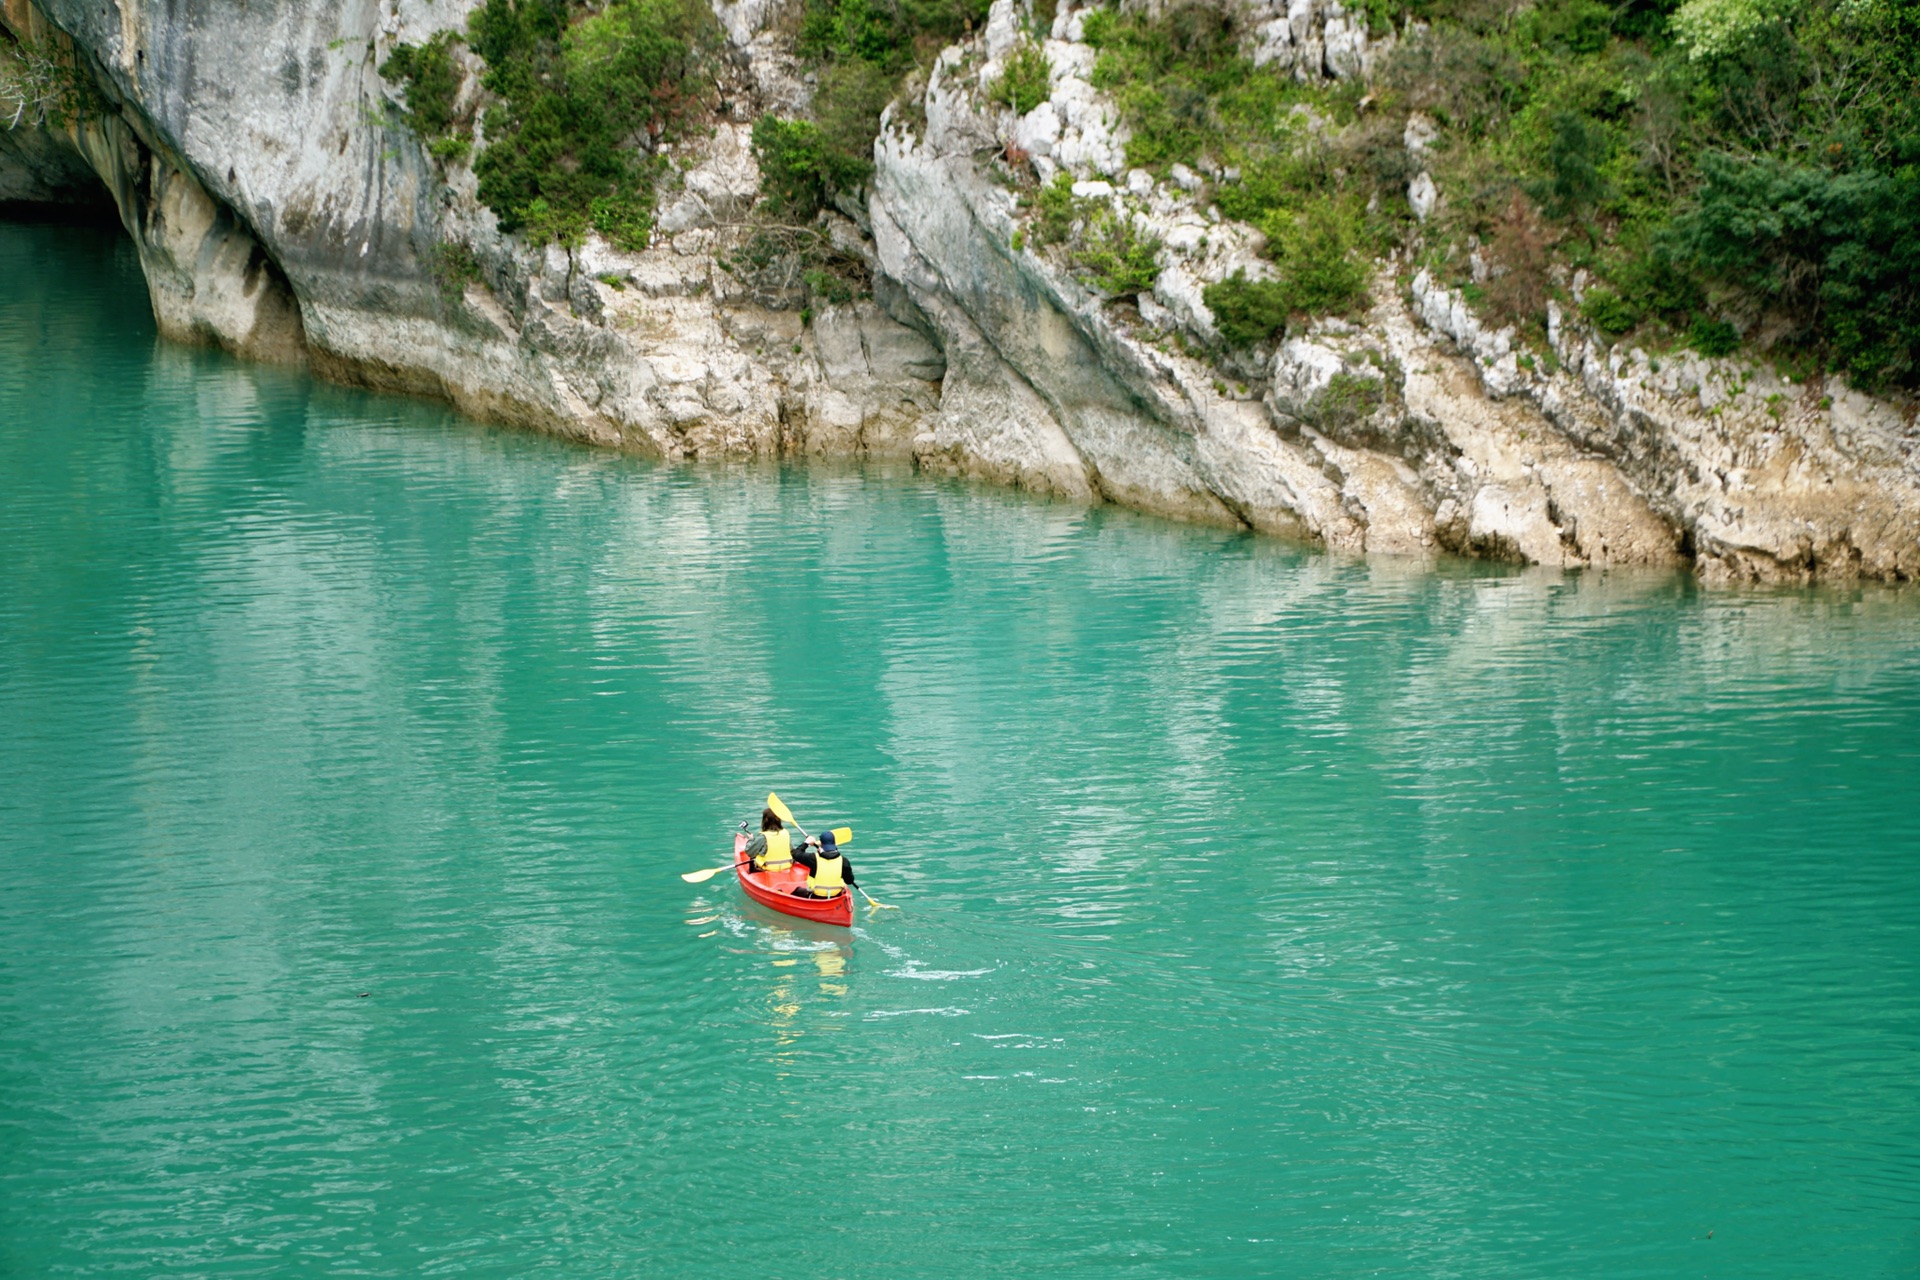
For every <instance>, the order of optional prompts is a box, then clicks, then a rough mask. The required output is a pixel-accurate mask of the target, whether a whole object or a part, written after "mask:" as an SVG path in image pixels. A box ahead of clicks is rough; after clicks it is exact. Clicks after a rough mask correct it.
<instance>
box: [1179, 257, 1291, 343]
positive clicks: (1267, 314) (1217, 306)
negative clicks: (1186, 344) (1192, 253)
mask: <svg viewBox="0 0 1920 1280" xmlns="http://www.w3.org/2000/svg"><path fill="white" fill-rule="evenodd" d="M1200 296H1201V299H1202V300H1203V301H1204V302H1205V303H1206V304H1207V310H1209V311H1211V312H1213V319H1214V324H1215V325H1216V327H1218V329H1219V330H1220V336H1221V338H1222V339H1224V340H1225V341H1226V343H1227V345H1228V346H1230V347H1250V346H1253V345H1255V344H1257V343H1261V342H1267V341H1270V340H1271V339H1273V338H1275V337H1278V336H1279V334H1280V333H1281V332H1282V331H1283V330H1284V329H1285V328H1286V327H1287V317H1288V315H1289V314H1290V313H1291V311H1292V309H1293V307H1292V296H1291V294H1290V293H1289V292H1288V290H1287V286H1286V284H1285V283H1284V282H1282V281H1279V280H1249V279H1247V273H1246V272H1244V271H1236V272H1234V273H1233V275H1232V276H1231V277H1229V278H1228V279H1225V280H1222V281H1220V282H1219V283H1218V284H1210V285H1208V286H1207V287H1206V289H1205V290H1204V291H1202V293H1201V295H1200Z"/></svg>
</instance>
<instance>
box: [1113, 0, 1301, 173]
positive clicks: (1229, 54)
mask: <svg viewBox="0 0 1920 1280" xmlns="http://www.w3.org/2000/svg"><path fill="white" fill-rule="evenodd" d="M1081 30H1082V33H1083V35H1084V36H1085V39H1086V42H1087V43H1088V44H1090V45H1092V46H1093V47H1094V48H1096V49H1098V50H1099V51H1100V54H1099V58H1098V60H1097V61H1096V62H1095V64H1094V68H1093V83H1094V86H1095V87H1096V88H1100V89H1104V90H1107V91H1108V92H1110V93H1112V94H1113V95H1114V97H1115V98H1116V99H1117V100H1118V102H1119V105H1120V110H1121V113H1122V115H1123V116H1124V117H1125V119H1126V122H1127V126H1128V128H1129V129H1130V130H1131V133H1132V137H1131V139H1130V140H1129V142H1128V143H1127V163H1129V164H1132V165H1137V166H1139V167H1141V168H1144V169H1151V170H1154V171H1156V172H1164V171H1165V170H1166V169H1167V167H1168V166H1170V165H1172V164H1174V163H1176V162H1178V163H1186V164H1192V163H1194V162H1195V161H1196V160H1198V159H1200V158H1201V157H1202V156H1204V155H1211V156H1214V157H1216V158H1217V159H1219V160H1220V161H1221V162H1222V163H1227V164H1232V163H1236V162H1242V161H1246V160H1252V159H1258V158H1262V157H1266V156H1268V155H1269V154H1271V153H1273V152H1274V151H1275V149H1276V148H1278V149H1280V150H1283V151H1284V150H1287V149H1290V142H1291V135H1290V133H1289V130H1288V127H1287V125H1286V123H1285V122H1286V120H1287V119H1288V117H1287V114H1286V108H1287V107H1288V106H1289V105H1290V104H1292V103H1294V102H1298V101H1301V100H1302V98H1303V96H1304V91H1303V90H1302V89H1301V88H1300V86H1298V85H1297V84H1295V83H1294V82H1293V81H1292V80H1291V79H1289V78H1287V77H1284V76H1282V75H1280V74H1278V73H1277V72H1275V71H1272V70H1266V71H1263V70H1261V69H1259V68H1256V67H1255V66H1254V65H1253V62H1252V60H1251V59H1249V58H1247V57H1246V56H1244V55H1243V54H1242V53H1241V52H1240V41H1239V33H1238V32H1237V30H1236V29H1235V27H1234V25H1233V19H1232V17H1231V16H1230V14H1228V13H1227V12H1225V11H1223V10H1221V9H1217V8H1211V7H1208V6H1206V5H1204V4H1189V5H1185V6H1182V7H1179V8H1175V9H1170V10H1168V11H1167V12H1165V13H1164V14H1162V15H1161V16H1160V17H1158V18H1149V17H1146V16H1144V15H1141V14H1124V15H1123V14H1118V13H1116V12H1115V11H1113V10H1111V9H1099V10H1095V11H1094V12H1093V13H1091V14H1089V15H1088V16H1087V17H1086V18H1085V19H1083V21H1082V27H1081Z"/></svg>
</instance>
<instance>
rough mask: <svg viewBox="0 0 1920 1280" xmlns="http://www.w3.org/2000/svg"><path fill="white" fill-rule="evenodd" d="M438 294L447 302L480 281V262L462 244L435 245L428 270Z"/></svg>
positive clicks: (471, 251)
mask: <svg viewBox="0 0 1920 1280" xmlns="http://www.w3.org/2000/svg"><path fill="white" fill-rule="evenodd" d="M429 269H430V270H431V271H432V273H433V278H434V281H435V283H437V284H438V285H439V286H440V293H441V295H442V296H443V297H445V298H446V299H447V300H448V301H449V302H451V301H453V300H454V299H456V298H458V297H459V296H460V295H461V294H463V293H465V292H466V290H467V286H468V285H470V284H478V283H479V282H480V280H481V279H482V276H481V273H480V260H479V259H478V258H476V257H474V255H473V250H472V249H470V248H468V247H467V246H466V245H464V244H437V245H435V246H434V247H433V260H432V263H431V264H430V268H429Z"/></svg>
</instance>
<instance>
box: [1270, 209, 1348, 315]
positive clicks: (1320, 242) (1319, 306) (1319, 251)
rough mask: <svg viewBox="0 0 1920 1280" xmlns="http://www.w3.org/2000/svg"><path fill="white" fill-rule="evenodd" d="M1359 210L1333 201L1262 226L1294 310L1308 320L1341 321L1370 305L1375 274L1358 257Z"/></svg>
mask: <svg viewBox="0 0 1920 1280" xmlns="http://www.w3.org/2000/svg"><path fill="white" fill-rule="evenodd" d="M1356 212H1357V211H1355V210H1351V209H1346V208H1343V207H1342V206H1341V205H1340V204H1338V203H1337V202H1335V201H1333V200H1322V201H1319V202H1318V203H1315V204H1313V205H1310V206H1308V208H1307V210H1306V212H1304V213H1302V214H1300V215H1299V216H1297V217H1296V216H1294V215H1292V214H1284V213H1283V214H1276V215H1270V216H1269V217H1268V218H1267V219H1266V221H1265V223H1264V224H1263V225H1262V228H1261V229H1262V230H1263V231H1265V232H1266V234H1267V256H1269V257H1270V258H1272V259H1273V261H1274V265H1275V267H1277V268H1278V269H1279V272H1280V278H1281V279H1282V280H1284V281H1286V283H1287V288H1288V290H1289V309H1290V310H1292V311H1297V312H1300V313H1301V314H1304V315H1309V316H1327V315H1340V314H1343V313H1345V312H1349V311H1353V310H1354V309H1356V308H1357V307H1359V306H1360V305H1361V304H1362V303H1364V302H1365V301H1366V297H1367V278H1368V276H1369V275H1370V274H1371V272H1370V270H1369V268H1368V266H1367V264H1366V263H1365V262H1363V261H1362V260H1361V259H1360V255H1359V253H1358V252H1357V248H1358V246H1357V244H1356V243H1355V241H1356V235H1355V229H1356V227H1357V225H1358V223H1359V219H1358V218H1357V217H1356V216H1355V215H1356Z"/></svg>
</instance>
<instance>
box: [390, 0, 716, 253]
mask: <svg viewBox="0 0 1920 1280" xmlns="http://www.w3.org/2000/svg"><path fill="white" fill-rule="evenodd" d="M718 38H719V30H718V25H717V24H716V23H715V21H714V18H713V14H712V11H711V9H709V8H708V6H707V5H706V4H705V3H704V2H703V0H613V3H610V4H607V5H605V6H604V7H599V8H589V7H588V6H587V5H585V4H581V3H577V2H574V0H487V2H486V3H485V4H483V5H481V6H480V7H479V8H478V9H476V10H474V12H473V13H472V15H471V16H470V17H469V18H468V22H467V32H466V43H467V45H468V46H469V47H470V48H471V49H472V50H473V52H474V53H475V54H476V55H478V56H479V58H480V59H481V61H482V63H483V64H484V67H485V70H484V71H483V73H482V75H481V85H482V87H484V88H485V89H486V90H487V91H488V92H489V93H490V94H491V95H493V98H494V102H493V105H491V106H489V107H488V108H487V111H486V115H485V118H484V120H483V121H482V125H481V136H482V138H483V139H484V145H483V146H482V148H481V150H480V152H479V154H478V156H477V157H475V159H474V163H473V168H474V173H475V175H476V176H477V177H478V178H479V182H480V199H481V200H482V201H483V202H484V203H485V204H486V205H487V206H488V207H489V208H491V209H492V210H493V211H494V213H495V214H496V215H497V216H498V217H499V219H500V226H501V229H502V230H505V231H519V232H522V233H524V234H526V235H527V236H528V237H529V238H530V239H532V240H534V241H536V242H541V243H545V242H558V243H561V244H567V245H572V244H577V243H579V241H580V239H581V238H582V237H583V236H584V235H585V234H586V232H587V230H588V229H589V228H591V229H593V230H595V231H598V232H600V233H601V234H602V235H604V236H606V237H607V239H608V240H609V241H611V242H612V243H614V244H616V245H619V246H621V247H623V248H628V249H639V248H644V247H645V245H646V242H647V236H648V234H649V232H650V231H651V230H652V225H653V199H654V197H653V186H654V180H655V179H656V177H657V176H658V175H659V173H660V170H661V161H660V154H659V152H660V148H661V146H662V145H663V144H665V143H668V142H671V141H672V140H674V139H675V138H676V137H678V136H680V135H681V134H683V133H684V131H685V129H686V127H687V125H688V124H689V122H690V121H691V120H692V119H694V118H695V117H696V116H697V115H698V114H699V113H700V112H701V110H702V109H703V108H704V106H705V101H704V98H705V92H706V84H707V82H706V80H705V78H704V77H703V75H702V74H701V73H702V69H703V66H704V64H705V62H706V60H707V57H708V55H709V54H710V53H711V51H712V50H713V49H714V47H715V46H716V45H717V43H718ZM457 39H459V37H458V36H456V35H455V34H454V33H452V32H441V33H440V34H439V35H436V36H435V37H434V38H433V39H431V40H429V41H427V42H426V43H425V44H422V45H417V46H415V45H404V44H403V45H400V46H398V47H396V48H395V49H394V51H393V53H392V54H391V55H390V56H389V57H388V58H387V60H386V62H385V63H383V64H382V65H381V68H380V70H381V74H382V75H384V76H386V77H387V78H388V79H390V80H395V81H398V82H400V83H403V84H404V85H405V95H406V103H407V122H408V124H409V125H410V126H411V127H412V128H414V129H415V131H416V132H418V133H420V135H421V136H422V137H423V138H425V139H426V140H427V142H428V146H429V149H430V150H431V151H432V152H433V153H434V154H435V155H437V156H439V157H441V158H442V159H456V158H462V157H464V156H465V155H466V153H467V147H468V146H469V145H470V139H471V137H472V122H471V121H470V120H461V119H458V118H457V117H456V115H455V99H456V94H457V90H458V87H459V70H458V67H457V65H456V63H455V61H454V58H455V55H454V49H453V46H454V43H455V41H456V40H457Z"/></svg>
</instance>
